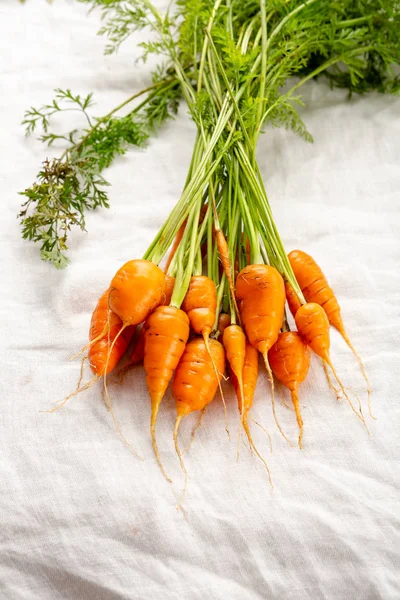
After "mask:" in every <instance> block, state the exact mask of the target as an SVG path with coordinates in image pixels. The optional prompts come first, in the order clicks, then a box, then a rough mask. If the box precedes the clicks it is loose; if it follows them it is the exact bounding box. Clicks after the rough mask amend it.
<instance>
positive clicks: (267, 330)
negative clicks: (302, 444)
mask: <svg viewBox="0 0 400 600" xmlns="http://www.w3.org/2000/svg"><path fill="white" fill-rule="evenodd" d="M236 297H237V299H238V301H239V308H240V313H241V317H242V323H243V327H244V329H245V332H246V335H247V338H248V340H249V342H250V344H252V346H254V347H255V348H257V350H258V351H259V352H260V353H261V354H262V356H263V359H264V363H265V367H266V369H267V372H268V378H269V381H270V384H271V392H272V411H273V414H274V419H275V422H276V424H277V427H278V429H279V431H280V432H281V434H282V435H283V437H284V438H285V439H286V440H287V441H288V442H289V443H290V441H289V440H288V439H287V437H286V435H285V433H284V432H283V430H282V427H281V426H280V424H279V421H278V418H277V415H276V411H275V390H274V380H273V377H272V372H271V367H270V365H269V361H268V350H269V349H270V348H272V346H273V345H274V344H275V342H276V340H277V339H278V335H279V331H280V329H281V326H282V321H283V317H284V311H285V286H284V283H283V279H282V277H281V275H280V274H279V273H278V271H277V270H276V269H275V268H274V267H270V266H269V265H248V266H247V267H245V268H244V269H242V271H241V272H240V273H239V275H238V278H237V280H236Z"/></svg>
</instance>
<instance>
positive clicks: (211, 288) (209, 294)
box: [181, 275, 217, 340]
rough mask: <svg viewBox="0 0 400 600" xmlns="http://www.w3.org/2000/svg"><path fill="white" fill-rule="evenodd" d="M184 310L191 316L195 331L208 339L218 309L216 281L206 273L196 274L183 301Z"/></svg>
mask: <svg viewBox="0 0 400 600" xmlns="http://www.w3.org/2000/svg"><path fill="white" fill-rule="evenodd" d="M181 308H182V310H183V311H185V313H186V314H187V316H188V317H189V321H190V325H191V327H192V328H193V329H194V331H195V332H196V333H197V334H199V335H202V336H203V338H204V340H206V339H208V337H209V335H210V333H211V331H212V328H213V326H214V322H215V317H216V314H215V313H216V310H217V290H216V287H215V283H214V282H213V280H212V279H210V278H209V277H206V275H194V276H193V277H192V278H191V280H190V284H189V289H188V291H187V292H186V295H185V297H184V299H183V302H182V307H181Z"/></svg>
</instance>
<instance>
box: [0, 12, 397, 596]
mask: <svg viewBox="0 0 400 600" xmlns="http://www.w3.org/2000/svg"><path fill="white" fill-rule="evenodd" d="M98 26H99V21H98V17H97V16H95V15H91V16H89V17H87V15H86V8H85V7H84V6H82V5H79V4H77V3H74V2H65V0H57V1H56V2H54V3H53V4H51V5H49V4H47V3H46V2H43V1H41V0H28V2H26V4H25V5H20V4H19V3H18V2H17V1H15V0H3V1H2V2H1V3H0V65H1V73H0V77H1V79H0V81H1V89H2V91H1V95H0V105H1V111H0V122H1V136H0V151H1V152H0V154H1V167H0V177H1V181H0V184H1V199H2V203H1V218H0V223H1V229H0V235H1V238H0V239H1V246H0V247H1V257H0V273H1V279H0V280H1V289H2V302H1V308H0V315H1V318H0V323H1V336H0V345H1V367H2V368H1V403H0V419H1V420H0V448H1V460H0V475H1V485H0V598H1V599H4V600H61V599H62V600H65V599H68V600H70V599H74V600H128V599H129V600H131V599H132V600H155V599H157V598H162V599H163V600H180V599H184V600H202V599H203V598H205V597H206V598H210V599H213V600H227V599H228V598H229V599H230V600H256V599H275V598H276V599H278V598H282V599H285V600H289V599H290V600H304V599H309V598H310V599H312V600H319V599H328V600H353V599H354V600H359V599H362V600H378V599H382V600H388V599H398V598H400V578H399V565H400V556H399V548H400V531H399V525H400V510H399V469H398V460H399V412H400V405H399V377H398V373H399V356H400V353H399V312H400V293H399V292H400V277H399V264H400V247H399V234H400V215H399V201H400V189H399V188H400V185H399V184H400V167H399V162H398V157H399V153H400V141H399V140H400V105H399V101H398V99H396V98H393V97H385V96H381V95H377V94H372V95H368V96H365V97H353V98H352V99H351V100H350V101H349V100H348V99H347V97H346V93H345V92H341V91H335V92H332V91H330V90H329V88H328V87H327V85H326V84H325V83H323V82H318V83H311V84H310V85H308V87H307V88H306V89H304V98H305V100H306V103H307V108H306V109H305V110H304V111H303V116H304V120H305V122H306V123H307V125H308V127H309V129H310V131H311V132H312V134H313V135H314V137H315V143H314V144H313V145H312V144H307V143H305V142H304V141H303V140H301V139H298V138H296V137H295V136H294V135H293V134H292V133H290V132H286V131H284V130H273V131H271V130H268V133H267V134H266V135H264V136H263V137H262V140H261V143H260V148H259V160H260V165H261V168H262V172H263V175H264V177H265V183H266V187H267V190H268V193H269V197H270V201H271V204H272V207H273V211H274V215H275V218H276V221H277V224H278V227H279V230H280V232H281V235H282V238H283V240H284V243H285V245H286V248H287V249H288V250H290V249H293V248H302V249H304V250H306V251H309V252H310V253H311V254H312V255H313V256H314V257H315V258H316V259H317V261H318V262H319V263H320V264H321V266H322V267H323V269H324V271H325V272H326V274H327V276H328V278H329V281H330V283H331V285H332V286H333V287H334V289H335V291H336V293H337V296H338V298H339V300H340V303H341V305H342V310H343V317H344V320H345V323H346V324H347V328H348V331H349V334H350V336H351V338H352V340H353V342H354V345H355V346H356V348H357V349H358V350H359V352H360V354H361V356H362V357H363V359H364V362H365V366H366V369H367V371H368V373H369V376H370V379H371V383H372V388H373V396H372V400H373V409H374V412H375V413H376V416H377V417H378V420H377V421H372V420H370V419H369V420H368V424H369V427H370V429H371V436H370V437H368V435H367V434H366V432H365V430H364V429H363V427H362V426H361V425H360V423H359V422H358V421H357V419H356V418H355V417H354V415H353V414H352V412H351V411H350V409H349V407H348V406H347V405H346V404H345V403H343V402H337V401H336V399H335V397H334V396H333V394H332V393H331V392H330V391H329V389H328V387H327V384H326V380H325V377H324V373H323V371H322V368H321V366H320V363H319V361H318V360H316V359H315V357H313V360H312V367H311V370H310V374H309V377H308V379H307V382H306V383H305V384H304V385H302V387H301V402H302V410H303V417H304V422H305V434H304V450H303V451H302V452H300V451H299V450H298V449H297V448H296V447H294V448H290V447H289V446H288V444H287V443H286V442H285V441H284V440H283V439H282V438H281V437H280V435H279V433H278V432H277V430H276V427H275V425H274V422H273V419H272V414H271V406H270V405H271V399H270V393H269V390H268V385H267V380H266V377H265V375H264V374H263V375H262V377H261V378H260V382H259V386H258V389H257V393H256V399H255V406H254V416H255V418H257V419H258V420H260V421H261V422H262V423H263V424H264V425H265V426H266V427H267V428H268V430H269V431H270V432H271V434H272V436H273V454H272V455H270V454H269V450H268V440H267V438H266V436H265V434H264V433H263V432H262V431H261V430H259V429H258V428H257V427H256V426H253V432H254V438H255V439H256V442H257V444H258V446H259V448H260V449H261V450H262V452H263V453H264V454H265V456H266V457H267V459H268V461H269V464H270V468H271V471H272V476H273V480H274V485H275V488H274V491H273V493H272V494H271V492H270V489H269V486H268V482H267V477H266V473H265V470H264V468H263V466H262V465H261V464H260V463H259V462H258V461H257V460H256V458H255V457H254V456H251V455H250V454H249V453H248V451H247V450H246V449H245V448H243V449H242V451H241V456H240V461H239V463H238V464H237V463H236V461H235V456H236V443H235V440H234V434H235V433H236V422H237V411H236V406H235V404H236V403H235V400H234V398H233V396H232V394H231V393H230V392H229V391H228V389H229V388H228V386H226V396H227V402H228V412H229V419H230V424H231V429H232V434H233V435H232V438H233V439H232V441H231V442H230V443H229V442H228V439H227V435H226V433H225V431H224V415H223V410H222V407H221V402H220V401H218V400H216V401H215V402H214V403H213V405H211V406H210V409H209V411H208V413H207V416H206V417H205V419H204V422H203V425H202V428H201V429H200V430H199V431H198V432H197V436H196V440H195V442H194V444H193V446H192V448H191V450H190V452H189V453H187V454H186V456H185V461H186V466H187V469H188V471H189V474H190V479H189V483H188V491H187V496H186V500H185V503H184V507H185V510H186V519H185V518H184V516H183V515H182V513H181V512H178V511H176V510H175V503H176V501H175V498H174V496H173V494H172V490H171V487H170V486H169V485H168V484H167V483H166V482H165V480H164V479H163V477H162V474H161V473H160V470H159V468H158V466H157V464H156V462H155V459H154V457H153V453H152V449H151V444H150V436H149V432H148V421H149V400H148V396H147V392H146V389H145V380H144V375H143V370H142V368H138V369H136V370H135V371H134V372H133V373H131V374H130V375H129V376H128V377H127V378H126V380H125V384H124V386H123V387H121V388H119V387H117V386H113V387H112V388H111V391H112V397H113V402H114V407H115V411H116V414H117V416H118V419H120V421H121V423H122V425H123V430H124V433H125V435H126V437H127V438H128V439H129V440H131V441H132V443H133V445H134V447H135V448H136V449H137V450H138V452H140V454H141V455H143V456H144V457H145V461H143V462H142V461H139V460H137V459H136V458H135V457H134V456H133V455H132V454H131V453H130V451H129V450H128V449H127V448H126V447H125V446H124V445H123V443H122V442H121V440H120V438H119V437H118V435H117V434H116V432H115V430H114V428H113V424H112V421H111V418H110V416H109V414H108V413H107V411H106V409H105V407H104V404H103V402H102V398H101V388H100V386H97V387H95V388H92V389H91V390H90V391H88V392H86V393H85V394H82V395H81V396H79V397H77V398H74V399H73V400H71V401H70V403H69V404H68V405H67V406H66V407H65V409H64V410H62V411H60V412H58V413H55V414H48V413H41V412H39V411H40V410H43V409H47V408H49V407H50V406H52V404H53V402H54V401H56V400H58V399H60V398H62V397H63V396H65V395H66V394H68V393H69V392H70V391H71V390H72V389H73V388H74V386H75V385H76V380H77V376H78V370H79V367H78V364H77V363H76V362H71V361H70V360H69V358H70V356H71V355H72V354H73V353H74V352H75V351H76V350H78V349H79V348H80V347H81V346H82V345H83V344H85V342H86V339H87V331H88V325H89V320H90V314H91V311H92V309H93V307H94V305H95V302H96V299H97V298H98V296H99V295H100V294H101V293H102V292H103V290H104V289H105V288H106V286H107V285H108V282H109V280H110V278H111V276H112V275H113V273H114V272H115V271H116V270H117V268H118V267H119V266H120V265H122V264H123V263H124V262H125V261H126V260H128V259H131V258H134V257H140V256H141V255H142V253H143V252H144V250H145V248H146V246H147V245H148V244H149V243H150V241H151V239H152V238H153V236H154V235H155V233H156V231H157V230H158V228H159V227H160V225H161V224H162V222H163V220H164V219H165V218H166V216H167V215H168V213H169V211H170V210H171V208H172V206H173V205H174V203H175V202H176V200H177V199H178V197H179V194H180V191H181V189H182V185H183V183H184V179H185V176H186V169H187V167H188V163H189V158H190V154H191V148H192V144H193V138H194V127H193V124H192V123H191V122H190V120H189V118H188V116H187V114H186V111H185V109H184V108H182V110H181V112H180V115H179V117H178V118H177V119H176V121H173V122H172V121H171V122H170V123H168V124H167V125H166V126H165V127H164V128H163V129H162V131H161V132H160V134H159V135H158V137H155V138H153V139H151V141H150V142H149V144H148V147H147V148H146V149H145V150H137V149H131V150H130V151H129V152H128V154H127V156H126V157H123V158H121V159H120V160H117V161H116V163H115V165H114V166H113V167H112V168H111V169H110V170H109V171H107V173H106V177H107V178H109V180H110V181H111V183H112V187H111V189H110V199H111V208H110V210H108V211H107V210H98V211H96V212H95V213H93V214H91V215H88V217H87V229H88V233H87V234H84V233H80V232H74V234H73V236H72V239H71V250H70V258H71V265H70V266H69V267H68V268H67V269H65V270H63V271H61V272H58V271H56V270H55V269H54V268H53V267H52V266H50V265H48V264H45V263H43V262H41V261H40V259H39V255H38V248H37V247H35V246H34V245H33V244H30V243H28V242H23V241H22V240H21V237H20V232H19V226H18V221H17V219H16V214H17V212H18V209H19V204H20V202H21V197H19V196H18V195H17V193H18V191H20V190H22V189H24V188H25V187H27V186H28V185H30V184H31V183H32V182H33V180H34V177H35V174H36V172H37V170H38V168H39V166H40V163H41V161H42V160H43V159H44V158H45V157H46V154H47V155H49V156H51V155H53V154H54V155H56V154H57V152H58V149H57V148H55V149H54V151H53V152H51V151H49V152H47V151H46V150H45V148H44V147H43V146H42V145H41V144H40V143H39V142H38V141H35V139H25V138H24V135H23V130H22V128H21V127H20V125H19V122H20V121H21V119H22V116H23V113H24V110H25V109H26V108H28V107H29V106H37V105H40V104H41V103H45V102H47V101H49V100H50V99H51V98H52V93H53V92H52V90H53V89H54V88H56V87H62V88H71V89H72V90H73V91H74V92H76V93H78V92H79V93H88V92H90V91H94V93H95V99H96V101H97V106H96V108H95V112H94V114H96V115H102V114H105V112H106V111H107V110H109V109H110V108H112V107H113V106H114V105H116V104H117V103H118V102H120V101H122V100H123V99H124V98H126V97H127V96H128V95H129V94H131V93H133V92H134V91H135V90H139V89H141V88H142V87H143V86H144V85H145V84H147V83H148V81H149V67H148V66H146V67H137V66H135V65H134V59H135V57H136V56H137V50H136V48H135V45H134V42H133V41H132V40H130V41H129V42H128V43H127V44H126V45H125V46H123V47H122V48H121V51H120V53H119V54H118V55H117V56H112V57H109V58H106V57H104V56H103V46H104V39H102V38H100V37H96V35H95V34H96V31H97V28H98ZM74 119H75V117H73V116H71V124H73V123H74ZM332 359H333V361H334V363H335V365H336V367H337V370H338V372H339V373H340V375H341V376H342V378H343V381H344V382H345V384H346V385H348V386H350V387H351V388H352V389H354V390H355V391H356V392H357V393H358V394H359V395H360V397H361V398H362V400H363V402H364V407H365V398H366V394H365V387H364V383H363V380H362V378H361V375H360V372H359V370H358V366H357V363H356V361H355V359H354V357H353V356H352V354H351V353H350V351H349V349H348V348H347V347H346V345H345V344H344V342H343V341H342V339H341V338H340V336H339V335H338V334H337V333H336V332H335V331H332ZM86 376H87V377H89V376H90V374H89V373H88V372H86ZM286 399H287V394H286ZM277 410H278V414H279V417H280V420H281V422H282V425H283V427H284V429H285V431H286V432H288V434H289V435H290V437H291V439H293V440H296V434H297V428H296V423H295V418H294V414H293V412H292V411H289V410H287V409H286V408H285V407H284V406H283V405H282V404H281V402H280V397H279V394H278V397H277ZM364 412H365V413H366V414H367V411H366V408H365V410H364ZM174 414H175V413H174V404H173V401H172V399H171V398H170V395H169V396H168V398H167V399H166V400H165V402H164V404H163V407H162V409H161V411H160V418H159V425H158V440H159V447H160V450H161V454H162V458H163V460H164V463H165V465H166V467H167V469H168V471H169V472H170V474H171V475H172V476H173V479H174V489H175V490H176V493H179V491H180V489H181V485H182V475H181V472H180V470H179V464H178V461H177V460H176V457H175V454H174V449H173V444H172V428H173V422H174ZM196 418H197V417H194V416H193V417H191V418H188V420H187V423H186V424H184V426H183V427H182V432H181V444H182V446H184V445H185V443H186V441H187V440H188V439H189V436H190V431H191V427H192V425H193V424H194V423H195V422H196Z"/></svg>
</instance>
